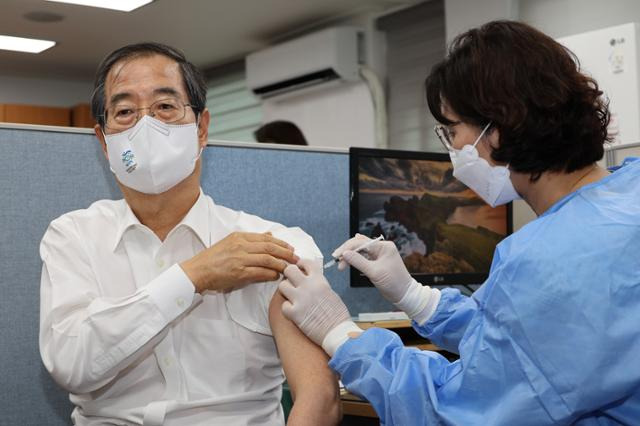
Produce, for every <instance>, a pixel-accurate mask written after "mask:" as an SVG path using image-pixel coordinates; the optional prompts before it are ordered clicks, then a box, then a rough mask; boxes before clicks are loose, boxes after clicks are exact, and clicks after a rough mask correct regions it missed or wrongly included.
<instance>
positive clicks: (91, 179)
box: [0, 125, 391, 426]
mask: <svg viewBox="0 0 640 426" xmlns="http://www.w3.org/2000/svg"><path fill="white" fill-rule="evenodd" d="M203 161H204V163H203V178H202V187H203V190H204V192H205V193H207V194H209V195H211V196H212V197H213V198H214V200H215V201H216V202H217V203H218V204H222V205H226V206H228V207H231V208H234V209H239V210H244V211H246V212H249V213H253V214H257V215H260V216H262V217H264V218H266V219H269V220H274V221H278V222H281V223H283V224H285V225H288V226H300V227H302V228H303V229H305V230H306V231H307V232H308V233H309V234H310V235H312V236H313V237H314V238H315V240H316V243H317V244H318V246H319V247H320V249H321V251H322V252H323V253H324V254H325V255H328V254H329V253H331V251H332V250H333V248H335V247H336V246H337V245H338V244H340V243H341V242H342V241H344V240H345V239H346V238H347V237H348V232H349V217H348V216H349V200H348V167H349V162H348V155H347V154H346V152H344V151H343V152H340V151H336V150H333V151H326V152H323V151H312V150H304V149H302V150H300V149H277V148H273V147H269V146H264V145H249V144H236V145H235V146H234V145H232V144H227V145H225V144H215V143H212V144H211V145H210V146H208V147H207V149H205V152H204V154H203ZM103 198H112V199H115V198H120V192H119V190H118V188H117V186H116V185H115V183H114V179H113V177H112V175H111V172H110V171H109V169H108V167H107V165H106V162H105V160H104V157H103V155H102V151H101V150H100V148H99V144H98V143H97V141H96V140H95V137H94V136H93V134H91V133H89V132H88V131H78V130H75V131H74V130H72V129H64V128H45V127H40V126H11V125H0V199H1V200H2V201H1V203H2V204H1V206H2V207H1V208H0V319H1V322H0V324H1V327H0V365H2V379H1V383H2V384H1V385H0V425H21V426H27V425H51V426H53V425H65V424H69V423H70V420H69V414H70V412H71V405H70V403H69V401H68V397H67V393H66V392H65V391H63V390H62V389H60V388H59V387H57V385H56V384H55V383H54V382H53V381H52V380H51V379H50V377H49V375H48V374H47V372H46V371H45V370H44V368H43V367H42V364H41V361H40V355H39V352H38V316H39V285H40V270H41V262H40V257H39V255H38V245H39V242H40V239H41V238H42V235H43V233H44V231H45V229H46V227H47V225H48V223H49V222H50V221H51V220H53V219H54V218H56V217H58V216H59V215H61V214H63V213H65V212H68V211H70V210H74V209H80V208H85V207H87V206H89V204H91V203H92V202H93V201H95V200H99V199H103ZM327 277H328V278H329V280H330V282H331V283H332V284H333V286H334V288H335V289H336V291H337V292H338V293H339V294H340V295H341V296H342V297H343V298H344V300H345V302H346V303H347V305H348V306H349V308H350V310H351V312H352V314H356V313H358V312H363V311H368V312H370V311H381V310H390V309H391V306H390V305H388V304H387V303H386V302H385V301H384V300H383V299H382V298H381V297H380V296H379V295H378V293H377V292H376V291H375V289H372V288H350V287H349V283H348V281H349V278H348V273H346V272H343V273H339V272H338V271H337V270H336V269H335V268H334V269H332V270H330V271H328V272H327Z"/></svg>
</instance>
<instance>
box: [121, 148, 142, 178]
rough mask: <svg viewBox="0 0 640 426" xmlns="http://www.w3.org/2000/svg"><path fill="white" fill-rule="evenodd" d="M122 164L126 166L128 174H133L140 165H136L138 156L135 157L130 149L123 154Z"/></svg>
mask: <svg viewBox="0 0 640 426" xmlns="http://www.w3.org/2000/svg"><path fill="white" fill-rule="evenodd" d="M122 164H124V168H125V171H126V172H127V173H131V172H132V171H134V170H135V169H136V167H138V163H136V156H135V155H133V152H132V151H131V150H130V149H128V150H126V151H125V152H123V153H122Z"/></svg>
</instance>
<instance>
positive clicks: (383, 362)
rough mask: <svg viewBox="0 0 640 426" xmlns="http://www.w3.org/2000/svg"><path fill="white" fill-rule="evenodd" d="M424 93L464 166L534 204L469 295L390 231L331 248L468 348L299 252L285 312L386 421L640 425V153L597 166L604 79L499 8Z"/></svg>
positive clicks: (504, 194)
mask: <svg viewBox="0 0 640 426" xmlns="http://www.w3.org/2000/svg"><path fill="white" fill-rule="evenodd" d="M426 94H427V99H428V103H429V108H430V110H431V112H432V114H433V115H434V116H435V117H436V119H437V120H438V122H440V123H441V125H439V126H437V128H436V131H437V133H438V136H439V137H440V139H441V141H442V143H443V144H444V146H445V147H446V149H447V150H448V151H449V153H450V155H451V160H452V162H453V166H454V172H453V173H454V176H455V177H457V178H458V179H459V180H460V181H462V182H463V183H465V184H466V185H468V186H469V187H470V188H471V189H473V190H474V191H476V192H477V193H478V195H479V196H481V197H482V198H484V199H485V200H486V202H487V203H488V204H490V205H499V204H503V203H507V202H509V201H512V200H515V199H516V198H519V197H521V198H523V199H524V200H525V201H526V202H527V204H529V205H530V206H531V207H532V208H533V210H534V211H535V212H536V214H537V215H538V217H537V219H536V220H534V221H533V222H531V223H529V224H527V225H526V226H524V227H523V228H522V229H520V230H519V231H518V232H516V233H514V234H513V235H511V236H510V237H508V238H506V239H505V240H504V241H503V242H501V243H500V244H499V245H498V247H497V248H496V251H495V254H494V257H493V264H492V266H491V271H490V273H489V277H488V279H487V280H486V281H485V283H484V284H483V285H482V286H481V287H480V288H479V289H478V291H476V292H475V293H474V294H473V296H471V297H466V296H463V295H462V294H460V293H459V292H458V291H457V290H454V289H444V290H441V291H440V290H437V289H432V288H429V287H428V286H422V285H420V284H418V283H417V282H416V281H415V280H413V279H412V278H411V276H410V275H409V273H408V272H407V270H406V268H405V266H404V264H403V262H402V259H401V258H400V256H399V254H398V251H397V250H396V247H395V246H394V244H393V243H391V242H378V243H375V244H374V245H373V246H372V247H371V249H370V250H369V252H368V257H369V258H368V259H367V258H366V257H365V256H362V255H361V254H359V253H355V252H354V251H353V250H352V249H353V248H355V247H356V246H357V245H359V244H361V243H362V242H363V241H364V240H365V239H366V238H365V237H362V236H356V237H355V238H353V239H351V240H349V241H347V242H346V243H345V244H343V245H342V246H341V247H340V248H338V249H337V250H336V252H334V253H333V254H334V256H342V262H341V263H342V265H341V266H342V267H343V268H344V267H345V266H346V264H350V265H351V266H354V267H356V268H357V269H359V270H360V271H362V272H363V273H364V274H365V275H367V276H368V277H369V278H370V279H371V281H372V282H373V283H374V284H375V285H376V287H377V288H378V289H379V290H380V292H381V293H382V295H383V296H384V297H385V298H386V299H388V300H389V301H390V302H392V303H394V304H395V306H396V307H398V308H399V309H401V310H403V311H405V312H406V313H407V314H408V315H409V316H410V317H411V318H412V320H413V322H412V324H413V327H414V328H415V329H416V331H417V332H418V333H420V334H421V335H422V336H424V337H426V338H428V339H430V340H431V341H432V342H434V343H436V344H437V345H438V346H440V347H442V348H444V349H446V350H448V351H451V352H455V353H458V354H459V355H460V358H459V360H457V361H454V362H449V361H447V360H446V359H445V358H444V357H442V356H441V355H439V354H437V353H435V352H430V351H420V350H417V349H413V348H406V347H404V346H403V344H402V342H401V341H400V339H399V338H398V336H397V335H396V334H394V333H393V332H391V331H388V330H383V329H378V328H373V329H369V330H367V331H364V332H362V330H360V329H359V328H358V327H357V326H356V325H355V324H354V323H353V322H352V321H351V319H350V316H349V312H348V311H347V308H346V307H345V305H344V303H343V302H342V301H341V300H340V298H339V297H338V296H337V295H336V293H334V292H333V291H332V290H331V287H330V285H329V283H328V282H327V281H326V280H325V278H324V277H323V274H322V269H321V267H319V266H318V265H317V264H314V263H311V262H307V261H301V262H299V263H298V266H296V265H291V266H289V267H287V268H286V269H285V276H286V277H287V280H286V281H283V282H282V283H281V285H280V291H281V293H282V294H283V295H284V296H285V297H286V298H287V299H288V301H289V302H285V304H284V305H283V312H284V314H285V316H287V317H288V318H290V319H292V320H293V321H294V322H295V323H296V324H297V325H298V326H299V327H300V329H301V330H302V331H303V332H304V333H305V334H307V335H308V336H309V337H310V338H311V339H312V340H314V341H315V342H316V343H318V344H320V345H322V347H323V348H324V349H325V351H326V352H327V353H328V354H329V355H331V356H332V359H331V361H330V366H331V367H332V368H333V369H334V370H335V371H336V372H337V373H339V375H340V376H341V379H342V382H343V383H344V385H345V386H346V387H347V389H349V390H350V391H351V392H353V393H355V394H357V395H360V396H362V397H364V398H366V399H367V400H368V401H369V402H370V403H371V404H372V405H373V407H374V408H375V410H376V412H377V413H378V415H379V416H380V420H381V423H382V424H384V425H402V426H408V425H422V424H430V425H440V424H445V425H464V426H468V425H518V426H523V425H536V426H540V425H562V424H576V425H583V426H586V425H613V424H626V425H639V424H640V161H628V162H626V164H625V165H624V166H623V167H621V168H619V169H618V170H617V171H615V172H613V173H611V174H610V173H609V172H608V171H606V170H605V169H603V168H602V167H600V166H598V165H597V163H596V162H597V161H598V160H600V159H601V158H602V156H603V145H604V143H605V142H607V141H608V140H609V139H610V136H608V134H607V126H608V124H609V112H608V108H607V102H606V100H605V99H604V98H603V97H602V92H601V91H600V90H599V89H598V86H597V84H596V82H595V81H594V80H593V79H591V78H589V77H588V76H587V75H586V74H584V73H582V72H581V71H580V69H579V66H578V64H577V62H576V61H575V60H574V58H573V57H572V54H571V53H570V52H569V51H568V50H566V49H565V48H563V47H562V46H561V45H560V44H558V43H557V42H555V41H554V40H553V39H551V38H550V37H548V36H546V35H544V34H542V33H541V32H539V31H537V30H535V29H534V28H532V27H530V26H528V25H525V24H522V23H518V22H507V21H499V22H491V23H488V24H486V25H483V26H482V27H480V28H477V29H472V30H470V31H468V32H466V33H464V34H462V35H460V36H459V37H458V38H457V39H456V40H455V41H454V42H453V44H452V45H451V47H450V50H449V52H448V55H447V57H446V58H445V60H444V61H442V62H441V63H439V64H438V65H436V66H435V67H434V68H433V70H432V71H431V74H430V75H429V77H428V78H427V81H426ZM629 96H630V97H631V96H637V93H631V92H630V93H629Z"/></svg>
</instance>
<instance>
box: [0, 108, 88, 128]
mask: <svg viewBox="0 0 640 426" xmlns="http://www.w3.org/2000/svg"><path fill="white" fill-rule="evenodd" d="M0 122H4V123H21V124H42V125H47V126H66V127H93V125H94V121H93V118H92V117H91V110H90V108H89V104H78V105H76V106H74V107H71V108H65V107H50V106H39V105H18V104H0Z"/></svg>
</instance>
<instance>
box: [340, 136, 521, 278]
mask: <svg viewBox="0 0 640 426" xmlns="http://www.w3.org/2000/svg"><path fill="white" fill-rule="evenodd" d="M349 171H350V185H351V203H350V210H351V235H352V236H353V235H355V234H356V233H360V234H364V235H366V236H368V237H372V238H374V237H377V236H379V235H381V234H382V235H383V236H384V238H385V239H387V240H389V241H393V242H394V243H395V244H396V246H397V247H398V250H399V251H400V255H401V256H402V258H403V260H404V263H405V265H406V266H407V269H408V270H409V272H410V273H411V275H412V276H413V277H414V278H415V279H416V280H417V281H418V282H421V283H423V284H428V285H458V284H460V285H467V284H481V283H482V282H483V281H484V280H485V279H486V278H487V275H488V273H489V268H490V266H491V261H492V259H493V252H494V250H495V248H496V245H497V244H498V243H499V242H500V241H501V240H502V239H503V238H505V237H506V236H507V235H509V234H510V233H511V232H512V228H513V224H512V205H511V203H509V204H507V205H504V206H499V207H496V208H491V207H490V206H489V205H488V204H486V203H485V202H484V201H483V200H482V199H481V198H479V197H478V196H477V195H476V194H475V193H474V192H473V191H472V190H471V189H469V188H467V187H466V186H465V185H464V184H463V183H462V182H460V181H459V180H457V179H456V178H454V177H453V166H452V164H451V160H450V159H449V155H448V154H438V153H425V152H412V151H392V150H382V149H365V148H351V149H350V150H349ZM371 285H372V284H371V282H370V281H369V280H368V279H367V278H366V277H365V276H364V275H362V274H361V273H360V272H359V271H358V270H357V269H355V268H351V286H352V287H363V286H371Z"/></svg>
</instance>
